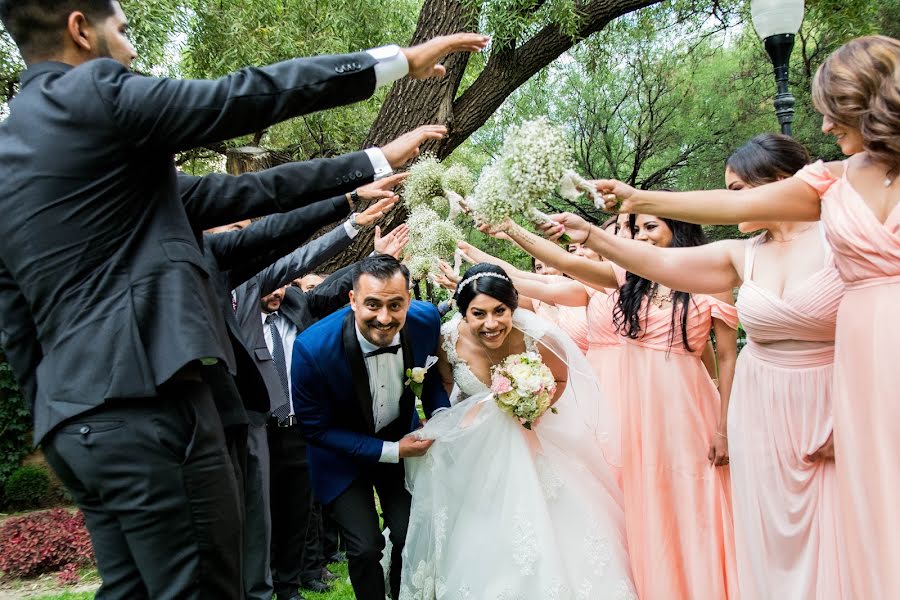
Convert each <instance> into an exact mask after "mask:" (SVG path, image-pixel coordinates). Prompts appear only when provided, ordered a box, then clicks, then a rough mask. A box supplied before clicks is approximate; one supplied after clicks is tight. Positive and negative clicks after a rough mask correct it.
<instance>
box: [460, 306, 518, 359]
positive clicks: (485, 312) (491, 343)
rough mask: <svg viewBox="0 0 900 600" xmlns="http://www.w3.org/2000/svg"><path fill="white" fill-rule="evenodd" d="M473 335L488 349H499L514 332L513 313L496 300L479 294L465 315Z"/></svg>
mask: <svg viewBox="0 0 900 600" xmlns="http://www.w3.org/2000/svg"><path fill="white" fill-rule="evenodd" d="M465 319H466V324H467V325H468V326H469V329H470V330H471V332H472V335H474V336H475V337H477V338H478V340H479V341H480V342H481V343H482V344H484V345H485V346H486V347H488V348H491V349H494V348H499V347H500V346H502V345H503V342H505V341H506V338H507V336H508V335H509V332H510V331H512V320H513V311H512V309H511V308H510V307H508V306H507V305H505V304H503V303H502V302H500V301H499V300H497V299H496V298H493V297H492V296H488V295H487V294H478V295H477V296H475V297H474V298H472V302H471V303H469V308H468V310H467V311H466V314H465Z"/></svg>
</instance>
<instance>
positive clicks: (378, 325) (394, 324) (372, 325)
mask: <svg viewBox="0 0 900 600" xmlns="http://www.w3.org/2000/svg"><path fill="white" fill-rule="evenodd" d="M366 325H368V326H369V327H370V328H372V329H394V328H395V327H400V321H391V322H390V323H388V324H387V325H385V324H383V323H380V322H378V321H366Z"/></svg>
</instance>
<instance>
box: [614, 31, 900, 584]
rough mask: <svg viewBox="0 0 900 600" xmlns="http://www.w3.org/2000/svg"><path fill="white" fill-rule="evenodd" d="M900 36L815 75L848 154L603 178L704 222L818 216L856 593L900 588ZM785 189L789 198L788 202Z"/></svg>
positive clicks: (629, 203)
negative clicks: (656, 177)
mask: <svg viewBox="0 0 900 600" xmlns="http://www.w3.org/2000/svg"><path fill="white" fill-rule="evenodd" d="M898 82H900V41H898V40H895V39H892V38H888V37H884V36H869V37H863V38H858V39H856V40H853V41H851V42H849V43H847V44H845V45H844V46H842V47H841V48H839V49H838V50H836V51H835V52H834V53H833V54H832V55H831V56H829V57H828V58H827V59H826V61H825V63H824V64H823V65H822V66H821V67H820V68H819V70H818V71H817V72H816V76H815V78H814V80H813V90H812V92H813V101H814V103H815V105H816V108H817V109H818V110H819V112H821V113H822V115H823V119H822V130H823V131H824V132H826V133H830V134H832V135H835V136H836V137H837V143H838V145H839V146H840V147H841V150H842V151H843V153H844V154H846V155H849V156H851V158H849V159H848V160H845V161H843V162H842V163H827V164H823V163H821V162H818V163H815V164H814V165H810V166H809V167H806V168H805V169H804V170H802V171H801V172H799V173H798V174H797V175H796V176H794V177H791V178H789V179H786V180H784V181H780V182H776V183H771V184H768V185H764V186H760V187H757V188H754V189H750V190H745V191H740V192H727V191H721V190H718V191H706V192H687V193H679V194H658V193H653V192H646V191H643V190H641V191H638V190H634V189H633V188H631V187H630V186H628V185H625V184H623V183H621V182H617V181H613V180H601V181H598V182H597V189H598V190H599V191H600V192H601V193H604V194H608V195H609V198H608V203H609V204H610V205H612V204H614V203H615V202H616V201H617V200H621V201H622V205H621V209H622V210H624V211H634V210H646V211H654V212H656V213H659V214H666V215H669V216H671V217H673V218H679V219H686V220H689V221H694V222H698V223H735V222H740V221H755V222H756V221H776V220H777V221H811V220H815V219H818V218H819V217H820V216H821V219H822V222H823V225H824V228H825V237H826V239H827V240H828V243H829V244H830V246H831V248H832V251H833V253H834V261H835V265H836V267H837V270H838V272H839V273H840V275H841V279H843V281H844V283H845V286H846V288H845V292H844V298H843V300H842V301H841V305H840V308H839V310H838V316H837V329H836V332H835V350H834V352H835V356H834V370H835V377H834V389H833V405H834V453H835V461H836V479H837V488H838V499H839V508H840V514H841V521H842V522H841V525H842V527H841V529H842V530H841V531H840V532H839V534H840V536H841V539H843V540H844V541H845V543H846V546H847V556H848V562H849V576H850V586H851V597H852V598H854V600H855V599H859V600H870V599H871V600H882V599H884V600H888V599H894V598H900V535H898V534H897V532H898V531H900V510H898V508H897V500H898V498H900V436H897V432H896V428H897V423H898V422H900V391H898V390H900V368H898V367H897V360H896V356H897V352H898V350H900V319H898V310H897V309H898V306H900V301H898V298H900V210H898V208H897V207H898V203H900V183H898V181H900V83H898ZM785 198H790V199H791V201H790V202H786V201H785Z"/></svg>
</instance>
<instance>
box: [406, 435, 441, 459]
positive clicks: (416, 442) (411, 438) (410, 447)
mask: <svg viewBox="0 0 900 600" xmlns="http://www.w3.org/2000/svg"><path fill="white" fill-rule="evenodd" d="M433 443H434V440H420V439H419V438H418V437H416V434H414V433H410V434H407V435H406V436H404V437H403V438H402V439H401V440H400V458H409V457H411V456H425V453H426V452H428V449H429V448H431V445H432V444H433Z"/></svg>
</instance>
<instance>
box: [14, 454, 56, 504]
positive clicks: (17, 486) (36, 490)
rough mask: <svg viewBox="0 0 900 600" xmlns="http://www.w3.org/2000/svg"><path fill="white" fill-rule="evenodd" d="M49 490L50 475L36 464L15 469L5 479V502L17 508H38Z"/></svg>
mask: <svg viewBox="0 0 900 600" xmlns="http://www.w3.org/2000/svg"><path fill="white" fill-rule="evenodd" d="M49 490H50V475H49V474H48V473H47V470H46V469H45V468H43V467H40V466H38V465H25V466H22V467H19V468H18V469H16V470H15V471H14V472H13V474H12V475H10V476H9V479H7V480H6V485H5V489H4V492H5V496H6V503H7V504H8V505H9V506H10V507H12V508H14V509H17V510H24V509H30V508H40V507H41V506H42V505H43V503H44V501H45V500H46V498H47V492H49Z"/></svg>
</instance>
